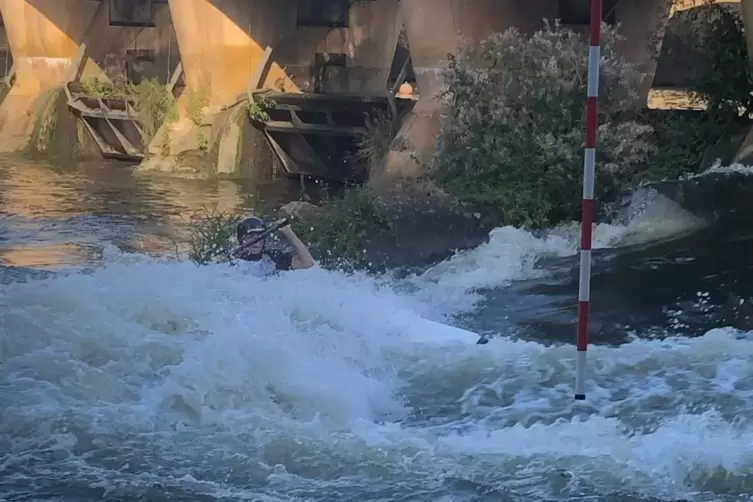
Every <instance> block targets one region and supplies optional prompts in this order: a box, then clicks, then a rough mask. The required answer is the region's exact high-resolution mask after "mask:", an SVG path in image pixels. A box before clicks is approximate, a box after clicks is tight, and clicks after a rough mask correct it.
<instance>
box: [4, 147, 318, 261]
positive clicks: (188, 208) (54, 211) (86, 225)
mask: <svg viewBox="0 0 753 502" xmlns="http://www.w3.org/2000/svg"><path fill="white" fill-rule="evenodd" d="M301 190H302V188H301V185H300V183H299V182H298V181H293V180H290V181H289V180H280V181H275V182H267V183H263V184H259V183H252V182H248V181H242V182H236V181H228V180H213V181H207V180H188V179H178V178H173V177H167V176H158V175H153V174H148V175H147V174H141V173H134V170H133V168H132V167H129V166H128V165H126V164H123V163H119V162H106V161H97V162H90V163H86V164H80V165H77V166H73V167H71V168H66V169H60V168H54V167H51V166H49V165H46V164H43V163H32V162H28V161H19V160H18V159H17V158H13V159H11V158H8V157H6V158H0V222H2V225H1V226H0V263H2V264H5V265H10V266H26V267H45V268H56V267H61V266H70V265H76V264H81V263H86V262H91V261H92V260H96V259H97V257H98V256H99V254H100V251H101V249H102V245H103V244H104V243H106V242H109V243H112V244H114V245H116V246H118V247H119V248H121V249H123V250H129V251H140V252H144V253H165V252H170V251H172V250H174V249H175V239H176V236H178V237H177V238H180V236H184V235H185V230H186V223H187V221H188V219H189V218H190V216H191V215H192V214H193V213H195V212H196V211H199V210H201V209H202V207H206V208H212V207H215V206H216V207H217V209H218V210H221V211H225V210H229V209H244V210H248V211H249V212H253V211H254V210H262V209H264V208H266V207H270V206H272V207H274V206H278V205H280V204H283V203H285V202H287V201H289V200H294V199H297V198H299V196H300V194H301ZM306 190H308V191H311V190H312V189H311V187H306Z"/></svg>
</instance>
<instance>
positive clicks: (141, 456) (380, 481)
mask: <svg viewBox="0 0 753 502" xmlns="http://www.w3.org/2000/svg"><path fill="white" fill-rule="evenodd" d="M642 214H645V213H642ZM670 214H671V213H670ZM676 214H682V213H681V212H679V211H678V212H677V213H676ZM664 217H665V218H666V215H665V216H664ZM683 217H684V216H683ZM632 221H633V220H630V221H628V222H627V223H626V224H624V225H622V226H618V225H612V226H609V227H604V226H600V227H598V228H597V237H596V239H597V240H598V239H606V242H608V243H612V244H613V243H615V242H619V239H620V237H619V235H629V234H630V229H631V228H633V229H635V228H646V226H645V225H644V227H636V224H635V223H632ZM688 221H689V219H687V218H686V219H683V218H678V219H677V220H676V224H675V225H674V227H672V225H669V224H667V222H666V221H665V222H661V223H659V224H657V225H661V228H663V229H664V230H662V232H664V234H666V235H669V234H670V233H671V232H670V231H669V229H673V230H672V231H674V232H680V231H684V230H685V229H686V228H685V226H686V224H687V222H688ZM631 225H633V226H632V227H631ZM616 228H623V229H624V231H623V234H620V233H619V231H617V230H615V229H616ZM604 229H608V231H606V232H605V231H604ZM600 232H601V234H600ZM605 235H607V236H608V237H604V236H605ZM653 235H654V236H655V235H657V232H654V234H653ZM576 242H577V234H576V235H575V236H573V235H571V234H568V232H567V231H562V230H561V229H560V231H558V232H553V233H551V234H549V235H546V236H542V237H534V236H532V235H531V234H528V233H526V232H523V231H520V230H516V229H512V228H501V229H497V230H496V231H495V232H493V234H492V236H491V239H490V242H489V243H488V244H486V245H483V246H480V247H479V248H477V249H474V250H471V251H468V252H465V253H461V254H459V255H457V256H455V257H453V258H452V259H450V260H447V261H445V262H443V263H441V264H439V265H437V266H435V267H433V268H432V269H431V270H429V271H427V272H426V273H424V274H422V275H419V276H412V277H409V278H407V279H404V280H402V281H397V280H395V279H391V278H389V277H382V278H379V279H374V278H371V277H367V276H365V275H359V274H355V275H345V274H342V273H338V272H328V271H324V270H321V269H316V268H315V269H312V270H306V271H298V272H295V273H288V274H283V275H281V276H280V277H276V278H271V279H264V280H262V279H256V278H254V277H252V276H250V275H245V274H244V273H243V269H242V267H235V268H231V267H226V266H220V265H217V266H206V267H197V266H195V265H193V264H191V263H188V262H176V261H170V260H159V259H154V258H148V257H145V256H140V255H133V254H131V255H129V254H121V253H119V252H116V251H113V250H109V251H108V253H106V256H105V262H104V263H103V265H102V266H101V267H98V268H96V269H94V270H93V271H90V272H88V273H83V272H72V273H69V274H65V275H59V276H56V277H51V278H44V279H38V280H31V281H29V282H26V283H23V284H19V283H14V284H9V285H0V410H3V411H2V421H1V422H0V494H2V493H3V492H5V493H7V494H12V493H14V492H24V491H26V492H28V491H32V492H34V493H36V494H37V495H38V496H40V497H41V496H44V495H45V494H50V493H59V492H60V491H61V490H63V491H64V490H66V489H67V490H69V492H70V493H72V494H76V493H78V494H81V493H87V491H86V490H100V491H97V492H96V494H97V497H99V496H101V495H102V491H101V490H106V496H107V497H116V496H121V497H126V498H129V497H130V498H133V497H135V496H137V495H139V494H141V495H143V494H148V493H150V490H157V489H161V490H164V489H169V490H172V491H173V492H174V494H175V493H177V494H180V493H183V494H186V493H188V494H192V495H191V496H195V495H196V494H201V493H203V494H208V495H212V496H226V497H232V498H245V499H249V500H269V501H273V500H274V501H277V500H300V499H302V498H305V497H307V496H310V497H314V496H316V497H319V498H320V499H321V498H322V497H323V498H324V499H326V500H333V501H334V500H377V499H382V500H389V499H391V498H394V497H395V496H397V495H398V494H399V495H401V496H402V497H404V499H406V500H408V499H410V500H425V501H432V500H447V499H443V498H442V497H448V496H450V495H452V496H453V497H454V498H453V499H452V500H474V497H478V496H479V493H487V494H490V496H495V497H496V498H499V497H500V496H501V495H502V494H504V495H505V496H512V497H514V498H516V499H517V498H519V499H520V500H535V499H536V498H538V497H544V496H549V497H576V496H579V495H596V494H602V495H605V494H610V493H618V492H632V493H636V494H640V495H646V496H654V497H661V498H665V499H667V500H671V499H672V498H677V497H688V498H691V499H693V500H723V499H724V497H727V498H728V499H729V500H743V498H740V497H742V495H740V494H743V493H746V492H747V493H750V492H751V491H753V476H752V475H751V474H750V472H753V471H752V469H753V454H751V452H753V449H752V448H751V446H753V427H752V426H751V424H750V423H749V422H748V421H746V420H742V419H740V418H739V417H743V416H746V415H748V414H747V413H746V411H750V408H751V406H753V366H752V365H750V360H751V358H753V343H751V341H750V340H749V339H747V338H746V337H745V336H743V334H740V333H736V332H733V331H731V330H725V329H719V330H712V331H711V332H709V333H707V334H706V335H705V336H702V337H700V338H694V339H684V338H676V339H672V340H668V341H662V342H658V341H645V340H639V339H636V340H635V341H633V342H631V343H629V344H626V345H622V346H620V347H611V348H609V347H599V348H594V349H592V350H591V351H590V352H589V364H590V373H589V388H588V396H589V400H590V405H589V406H590V408H578V407H575V406H574V405H573V401H572V384H573V379H574V355H575V351H574V349H573V347H571V346H545V345H542V344H538V343H534V342H526V341H520V340H512V339H509V338H506V337H505V336H504V333H502V334H501V335H503V336H500V337H498V338H496V339H494V340H492V341H491V342H490V343H489V344H487V345H481V346H457V345H454V344H450V345H448V346H429V345H425V344H419V343H414V342H411V337H410V333H407V332H405V331H404V327H405V326H419V324H415V323H414V324H411V323H410V322H402V321H410V320H411V319H414V320H419V319H420V318H421V317H432V318H436V319H444V320H450V318H451V316H453V315H455V314H458V313H462V312H468V311H472V310H473V308H474V307H475V305H476V302H477V301H478V299H479V296H478V295H479V293H478V291H477V290H478V288H485V287H504V286H505V285H506V284H509V283H510V281H514V280H518V279H526V278H530V277H535V276H537V275H541V274H545V273H546V271H545V270H542V269H541V267H540V263H541V262H540V260H541V258H542V257H546V256H567V255H571V254H573V253H574V252H575V251H576ZM398 321H401V322H398ZM401 329H403V331H401ZM66 487H67V488H66ZM91 493H95V492H91ZM191 496H187V497H188V498H190V497H191ZM97 497H95V498H97ZM178 498H180V496H178ZM184 498H186V497H184ZM615 500H618V499H615Z"/></svg>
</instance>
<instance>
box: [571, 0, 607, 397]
mask: <svg viewBox="0 0 753 502" xmlns="http://www.w3.org/2000/svg"><path fill="white" fill-rule="evenodd" d="M601 2H602V0H591V29H590V40H589V47H588V91H587V94H586V96H587V97H588V101H587V104H586V144H585V152H584V159H583V202H582V207H581V220H582V221H581V229H580V284H579V285H578V335H577V341H576V345H577V350H578V352H577V356H576V360H575V399H576V400H584V399H586V381H585V380H586V351H587V350H588V310H589V303H590V300H591V298H590V297H591V240H592V236H591V232H592V228H593V221H594V209H595V207H594V206H595V204H594V180H595V178H596V169H595V167H596V166H595V164H596V128H597V125H598V124H597V123H598V120H599V119H598V110H599V63H600V59H601Z"/></svg>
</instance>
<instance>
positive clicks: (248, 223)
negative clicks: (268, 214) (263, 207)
mask: <svg viewBox="0 0 753 502" xmlns="http://www.w3.org/2000/svg"><path fill="white" fill-rule="evenodd" d="M266 229H267V225H266V224H265V223H264V221H263V220H262V219H261V218H257V217H256V216H251V217H250V218H246V219H245V220H242V221H241V222H240V223H238V226H237V227H236V232H237V235H238V242H243V238H244V237H246V236H247V235H249V234H257V233H261V232H263V231H265V230H266Z"/></svg>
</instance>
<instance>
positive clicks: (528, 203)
mask: <svg viewBox="0 0 753 502" xmlns="http://www.w3.org/2000/svg"><path fill="white" fill-rule="evenodd" d="M602 33H603V36H602V49H601V77H600V99H599V104H600V106H599V130H598V142H599V143H598V148H597V170H598V172H597V178H596V182H597V187H596V188H597V192H596V193H597V197H598V196H601V197H603V196H605V195H608V194H609V193H612V192H615V191H617V190H619V189H621V188H622V187H623V186H624V185H626V184H627V183H629V182H630V181H631V180H632V178H633V177H634V174H635V172H636V171H637V170H638V169H640V167H641V165H642V164H644V163H645V162H646V160H647V158H648V156H649V155H650V154H651V153H652V152H653V150H654V146H653V142H652V133H653V129H652V127H651V126H649V125H646V124H641V123H639V122H638V121H637V119H638V110H637V109H636V106H635V103H636V100H637V95H636V94H635V89H637V85H638V82H639V81H640V78H641V76H640V73H639V72H638V71H637V68H636V67H635V66H634V65H632V64H629V63H628V62H626V61H625V60H624V59H623V58H621V57H619V56H618V55H617V53H616V44H617V41H618V35H617V32H616V30H615V28H612V27H610V26H608V25H606V24H604V25H603V26H602ZM587 57H588V45H587V43H586V41H585V39H584V38H583V37H582V36H580V35H578V34H576V33H575V32H573V31H572V30H570V29H568V28H564V27H562V26H560V25H558V24H555V25H553V26H552V25H549V24H548V23H547V24H546V25H545V27H544V28H543V29H541V30H539V31H537V32H536V33H535V34H534V35H533V36H531V37H526V36H525V35H523V34H522V33H520V32H519V31H518V30H516V29H514V28H512V29H508V30H507V31H505V32H504V33H497V34H493V35H491V36H489V37H488V38H487V39H485V40H483V41H482V42H481V43H480V44H478V45H471V44H468V43H464V44H463V45H462V46H461V48H460V50H459V52H458V55H457V56H456V57H454V58H451V60H450V61H449V63H448V64H447V66H446V68H445V70H444V81H445V84H446V92H445V94H444V96H443V98H444V103H445V105H446V116H445V117H444V120H443V126H442V130H441V133H440V136H439V143H438V148H437V152H436V157H435V161H434V163H433V166H432V169H431V174H432V176H433V177H434V178H435V179H436V181H437V182H438V183H439V184H440V186H442V187H443V188H445V189H446V190H448V191H449V192H451V193H453V194H455V195H457V196H458V197H460V198H461V199H463V200H467V201H471V202H477V203H482V204H485V205H490V206H493V207H494V208H495V209H497V210H499V211H500V212H501V214H503V215H504V219H505V220H506V223H509V224H513V225H522V226H527V227H534V228H536V227H546V226H550V225H554V224H557V223H559V222H561V221H567V220H573V219H577V218H578V217H579V214H580V199H581V191H582V172H583V142H584V137H585V115H586V114H585V104H586V85H587V74H588V72H587Z"/></svg>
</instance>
